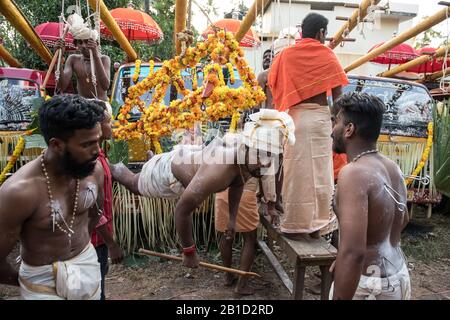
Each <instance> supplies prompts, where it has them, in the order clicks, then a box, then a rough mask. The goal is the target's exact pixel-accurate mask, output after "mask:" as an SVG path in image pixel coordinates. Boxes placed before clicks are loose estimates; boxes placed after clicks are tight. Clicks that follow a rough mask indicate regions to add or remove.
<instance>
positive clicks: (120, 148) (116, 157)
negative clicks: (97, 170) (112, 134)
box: [106, 140, 128, 165]
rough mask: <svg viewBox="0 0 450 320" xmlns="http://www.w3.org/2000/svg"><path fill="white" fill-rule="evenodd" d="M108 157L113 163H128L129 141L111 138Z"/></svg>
mask: <svg viewBox="0 0 450 320" xmlns="http://www.w3.org/2000/svg"><path fill="white" fill-rule="evenodd" d="M106 150H108V151H107V153H108V159H109V161H110V162H111V163H112V164H116V163H119V162H122V163H123V164H124V165H127V164H128V143H127V142H126V141H123V140H120V141H117V140H111V142H109V143H108V147H107V148H106Z"/></svg>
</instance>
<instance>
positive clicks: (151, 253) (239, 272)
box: [139, 249, 261, 278]
mask: <svg viewBox="0 0 450 320" xmlns="http://www.w3.org/2000/svg"><path fill="white" fill-rule="evenodd" d="M139 253H140V254H143V255H147V256H155V257H160V258H164V259H170V260H175V261H183V258H181V257H176V256H172V255H169V254H164V253H159V252H154V251H149V250H145V249H139ZM199 265H200V266H201V267H205V268H208V269H213V270H219V271H224V272H229V273H234V274H237V275H239V276H244V277H258V278H261V276H260V275H259V274H257V273H254V272H246V271H242V270H237V269H232V268H226V267H222V266H218V265H216V264H210V263H206V262H200V263H199Z"/></svg>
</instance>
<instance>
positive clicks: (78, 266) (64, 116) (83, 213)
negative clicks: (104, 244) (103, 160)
mask: <svg viewBox="0 0 450 320" xmlns="http://www.w3.org/2000/svg"><path fill="white" fill-rule="evenodd" d="M102 118H103V108H102V107H101V106H99V105H98V104H97V103H94V102H91V101H88V100H86V99H84V98H83V97H81V96H78V95H60V96H55V97H53V98H52V99H51V100H49V101H46V102H45V103H44V105H43V106H42V107H41V108H40V110H39V122H40V129H41V131H42V135H43V136H44V139H45V141H46V143H47V145H48V149H46V150H45V151H44V152H43V153H42V155H41V156H40V157H38V158H37V159H36V160H33V161H31V162H29V163H28V164H26V165H25V166H24V167H22V168H20V169H19V170H18V171H17V172H16V173H14V174H13V175H12V177H11V178H9V179H8V180H6V182H5V183H4V184H3V185H2V186H1V187H0V283H3V284H9V285H16V286H19V285H20V289H21V290H20V291H21V295H22V298H23V299H56V300H61V299H99V298H100V280H101V277H100V266H99V263H98V261H97V254H96V252H95V249H94V247H93V246H92V244H91V243H90V239H91V236H90V235H91V232H92V230H93V229H94V227H95V226H96V225H97V222H98V220H99V218H100V216H101V210H102V208H103V169H102V167H101V164H100V163H97V161H96V159H97V156H98V154H99V139H100V136H101V129H100V121H101V120H102ZM18 240H20V244H21V250H20V251H21V257H22V263H21V266H20V270H19V272H16V271H15V270H14V269H13V268H12V267H11V265H10V264H9V263H8V262H7V261H6V257H7V256H8V254H9V253H10V252H11V251H12V249H13V248H14V246H15V245H16V244H17V241H18Z"/></svg>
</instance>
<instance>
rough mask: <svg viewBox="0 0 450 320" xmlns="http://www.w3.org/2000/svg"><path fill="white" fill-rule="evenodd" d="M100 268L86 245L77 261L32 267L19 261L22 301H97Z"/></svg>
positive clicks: (92, 250) (95, 255)
mask: <svg viewBox="0 0 450 320" xmlns="http://www.w3.org/2000/svg"><path fill="white" fill-rule="evenodd" d="M100 282H101V275H100V264H99V263H98V258H97V252H96V251H95V248H94V246H93V245H92V244H91V243H90V242H89V244H88V245H87V246H86V248H85V249H84V250H83V251H82V252H81V253H80V254H79V255H78V256H76V257H74V258H72V259H70V260H67V261H58V262H54V263H53V264H51V265H45V266H39V267H34V266H30V265H27V264H26V263H25V262H23V261H22V263H21V265H20V269H19V283H20V294H21V296H22V299H24V300H100V291H101V288H100Z"/></svg>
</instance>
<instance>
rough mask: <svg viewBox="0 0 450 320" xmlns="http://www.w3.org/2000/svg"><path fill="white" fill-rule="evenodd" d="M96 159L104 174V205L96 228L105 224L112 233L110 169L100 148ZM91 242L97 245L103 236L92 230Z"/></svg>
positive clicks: (100, 242)
mask: <svg viewBox="0 0 450 320" xmlns="http://www.w3.org/2000/svg"><path fill="white" fill-rule="evenodd" d="M98 160H99V161H100V163H101V164H102V167H103V172H104V174H105V180H104V185H103V190H104V196H105V200H104V206H103V215H102V217H101V218H100V222H99V224H97V228H98V227H100V226H102V225H106V230H107V231H108V232H109V233H110V234H111V235H112V234H113V223H112V222H113V221H112V219H113V216H112V177H111V171H110V170H109V165H108V161H106V155H105V153H104V152H103V150H101V149H100V153H99V154H98ZM91 242H92V244H93V245H94V247H98V246H100V245H102V244H104V243H105V241H104V240H103V238H102V237H101V236H100V235H99V234H97V231H96V230H94V232H93V233H92V237H91Z"/></svg>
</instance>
